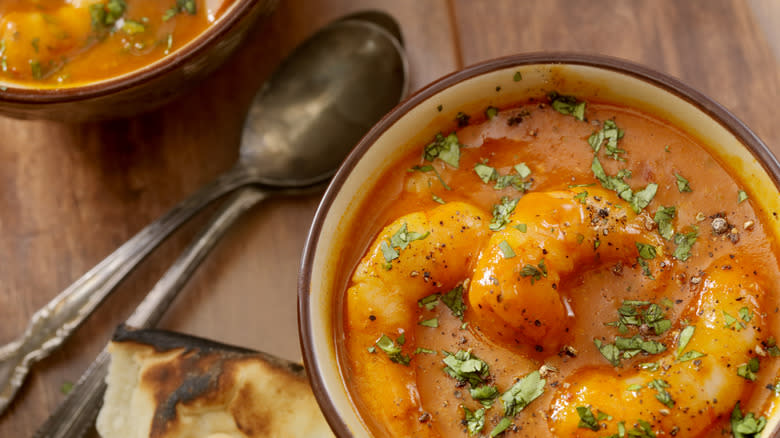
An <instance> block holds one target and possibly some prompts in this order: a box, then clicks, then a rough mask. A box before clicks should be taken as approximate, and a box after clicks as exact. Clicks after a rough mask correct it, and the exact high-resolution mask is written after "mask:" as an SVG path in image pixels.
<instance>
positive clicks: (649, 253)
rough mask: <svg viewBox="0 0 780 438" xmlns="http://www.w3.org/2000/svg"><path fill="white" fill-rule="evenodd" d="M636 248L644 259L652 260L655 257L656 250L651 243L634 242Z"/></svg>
mask: <svg viewBox="0 0 780 438" xmlns="http://www.w3.org/2000/svg"><path fill="white" fill-rule="evenodd" d="M636 249H637V250H639V256H640V257H642V258H643V259H645V260H653V259H654V258H655V255H656V252H655V247H654V246H653V245H649V244H647V243H642V242H636Z"/></svg>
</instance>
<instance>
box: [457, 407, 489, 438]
mask: <svg viewBox="0 0 780 438" xmlns="http://www.w3.org/2000/svg"><path fill="white" fill-rule="evenodd" d="M461 407H462V408H463V415H464V420H465V421H466V428H467V429H468V431H469V435H472V436H473V435H476V434H478V433H480V432H481V431H482V428H484V427H485V408H482V409H477V410H476V411H474V412H471V411H470V410H469V409H468V408H467V407H465V406H461Z"/></svg>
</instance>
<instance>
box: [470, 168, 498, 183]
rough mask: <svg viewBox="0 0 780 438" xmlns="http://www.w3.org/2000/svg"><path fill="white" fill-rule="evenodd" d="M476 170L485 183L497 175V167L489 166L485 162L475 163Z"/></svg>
mask: <svg viewBox="0 0 780 438" xmlns="http://www.w3.org/2000/svg"><path fill="white" fill-rule="evenodd" d="M474 172H476V173H477V176H478V177H479V179H481V180H482V182H483V183H485V184H487V183H489V182H490V181H492V180H494V179H495V178H496V177H495V175H496V169H494V168H492V167H490V166H488V165H487V164H483V163H477V164H475V165H474Z"/></svg>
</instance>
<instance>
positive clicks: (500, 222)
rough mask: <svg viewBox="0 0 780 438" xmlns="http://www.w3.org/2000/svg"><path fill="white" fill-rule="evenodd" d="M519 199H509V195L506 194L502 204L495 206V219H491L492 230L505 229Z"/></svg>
mask: <svg viewBox="0 0 780 438" xmlns="http://www.w3.org/2000/svg"><path fill="white" fill-rule="evenodd" d="M517 201H518V200H517V199H509V197H507V196H504V197H502V198H501V203H500V204H495V205H494V206H493V219H492V220H491V221H490V229H491V230H492V231H500V230H503V229H504V227H506V226H507V224H509V222H510V219H509V216H510V215H511V214H512V212H513V211H515V206H517Z"/></svg>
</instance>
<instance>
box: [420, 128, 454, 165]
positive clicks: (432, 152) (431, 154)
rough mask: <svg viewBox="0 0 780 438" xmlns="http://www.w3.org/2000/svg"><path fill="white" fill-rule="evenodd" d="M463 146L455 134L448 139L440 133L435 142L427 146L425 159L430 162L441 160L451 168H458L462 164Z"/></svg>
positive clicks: (424, 154)
mask: <svg viewBox="0 0 780 438" xmlns="http://www.w3.org/2000/svg"><path fill="white" fill-rule="evenodd" d="M461 146H462V145H461V144H460V142H459V141H458V136H457V135H456V134H455V133H454V132H453V133H451V134H450V135H448V136H446V137H445V136H444V135H443V134H442V133H438V134H436V136H435V137H434V139H433V142H431V143H430V144H429V145H428V146H425V149H424V153H423V157H424V158H425V159H426V160H428V161H433V160H435V159H436V158H439V159H441V160H442V161H444V162H445V163H447V164H449V165H450V166H452V167H454V168H457V167H458V164H459V162H460V148H461Z"/></svg>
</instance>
